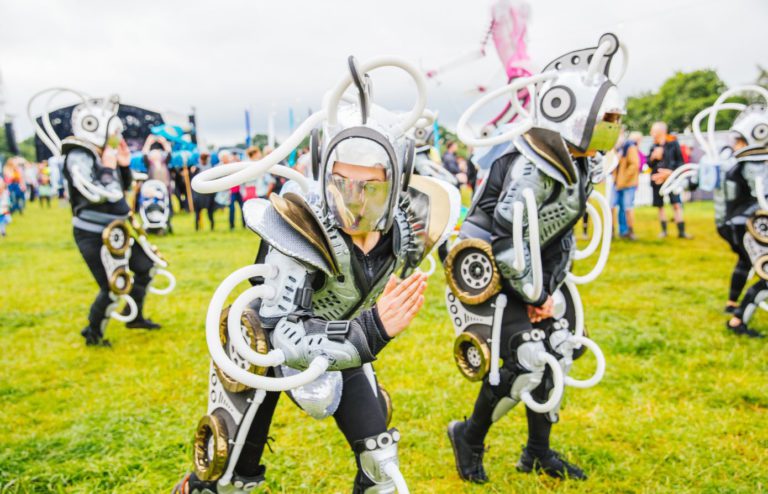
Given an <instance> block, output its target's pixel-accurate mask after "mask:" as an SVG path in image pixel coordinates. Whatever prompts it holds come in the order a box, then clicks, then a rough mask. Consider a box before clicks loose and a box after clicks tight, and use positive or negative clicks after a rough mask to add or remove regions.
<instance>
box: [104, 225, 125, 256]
mask: <svg viewBox="0 0 768 494" xmlns="http://www.w3.org/2000/svg"><path fill="white" fill-rule="evenodd" d="M101 240H102V242H104V245H105V246H106V247H107V250H108V251H109V253H110V254H112V255H113V256H122V255H123V254H125V253H126V252H128V249H129V248H130V246H131V234H130V231H129V230H128V226H127V225H126V224H125V221H124V220H115V221H113V222H112V223H110V224H109V225H107V227H106V228H105V229H104V231H103V232H101Z"/></svg>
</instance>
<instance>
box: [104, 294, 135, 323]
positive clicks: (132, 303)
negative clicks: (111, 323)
mask: <svg viewBox="0 0 768 494" xmlns="http://www.w3.org/2000/svg"><path fill="white" fill-rule="evenodd" d="M118 299H123V300H125V305H126V306H127V307H128V308H129V309H131V311H130V312H129V313H128V314H127V315H122V314H120V313H119V312H117V311H116V310H113V311H112V312H111V313H110V314H109V315H110V317H112V319H116V320H118V321H120V322H131V321H133V320H134V319H136V316H138V315H139V308H138V306H137V305H136V301H135V300H133V297H131V296H130V295H128V294H127V293H126V294H123V295H120V296H119V297H118Z"/></svg>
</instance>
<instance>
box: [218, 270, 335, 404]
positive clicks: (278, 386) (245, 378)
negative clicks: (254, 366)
mask: <svg viewBox="0 0 768 494" xmlns="http://www.w3.org/2000/svg"><path fill="white" fill-rule="evenodd" d="M275 274H276V273H275V269H274V267H273V266H269V265H266V264H255V265H253V266H246V267H245V268H241V269H238V270H237V271H235V272H234V273H232V274H231V275H229V276H228V277H227V278H225V279H224V281H222V282H221V284H220V285H219V287H218V288H217V289H216V291H215V292H214V294H213V297H212V298H211V302H210V304H209V305H208V313H207V314H206V319H205V338H206V342H207V344H208V351H209V353H210V355H211V359H212V360H213V363H214V364H216V365H217V366H218V367H219V369H221V371H222V372H224V374H226V375H227V376H229V377H230V378H231V379H234V380H236V381H238V382H240V383H242V384H245V385H246V386H249V387H251V388H255V389H263V390H265V391H286V390H289V389H293V388H297V387H299V386H303V385H305V384H308V383H310V382H312V381H314V380H315V379H317V378H318V377H320V375H321V374H323V372H325V371H326V369H328V365H329V362H328V360H327V359H325V358H323V357H317V358H315V359H314V360H312V362H310V364H309V367H308V368H307V369H306V370H304V371H302V372H299V373H298V374H295V375H293V376H289V377H267V376H259V375H257V374H253V373H251V372H248V371H246V370H245V369H242V368H241V367H240V366H238V365H236V364H235V363H234V362H232V360H231V359H230V358H229V357H228V356H227V354H226V352H224V348H222V346H221V340H220V337H219V316H220V313H221V309H222V307H223V306H224V302H225V301H226V299H227V296H228V295H229V293H230V292H231V291H232V289H233V288H234V287H235V286H236V285H237V284H238V283H240V282H242V281H244V280H246V279H248V278H250V277H253V276H264V277H265V278H272V277H273V276H274V275H275ZM241 337H242V336H241ZM268 355H269V354H267V356H268Z"/></svg>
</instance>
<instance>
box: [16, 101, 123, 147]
mask: <svg viewBox="0 0 768 494" xmlns="http://www.w3.org/2000/svg"><path fill="white" fill-rule="evenodd" d="M62 94H73V95H75V96H76V97H77V98H78V99H79V100H80V103H79V104H77V105H76V106H75V107H74V108H73V109H72V115H71V127H72V137H75V138H76V139H79V140H81V141H84V142H87V143H88V144H90V145H93V146H95V147H97V148H99V149H104V148H105V147H107V146H108V145H111V146H112V147H117V144H118V143H119V142H120V139H121V135H122V132H123V130H124V127H123V123H122V121H121V120H120V118H119V117H118V115H117V112H118V109H119V108H120V100H119V98H118V96H117V95H112V96H110V97H108V98H98V99H97V98H92V97H90V96H88V95H86V94H85V93H83V92H81V91H77V90H75V89H69V88H59V87H54V88H49V89H45V90H43V91H40V92H38V93H37V94H35V95H34V96H32V98H30V100H29V103H28V104H27V115H28V116H29V119H30V121H31V122H32V125H33V126H34V128H35V133H36V134H37V136H38V137H39V138H40V140H41V141H42V142H43V144H45V146H46V147H47V148H48V149H49V150H50V151H51V152H52V153H53V154H54V156H59V155H60V154H61V152H62V142H61V139H60V138H59V136H58V135H57V134H56V132H55V130H54V128H53V124H52V123H51V113H52V112H53V111H54V110H55V108H54V105H53V102H54V100H55V99H56V98H57V97H59V96H60V95H62ZM43 95H48V100H47V102H46V106H45V109H44V110H43V112H42V115H41V120H42V123H43V125H42V127H41V126H40V124H39V123H38V122H37V119H36V118H35V117H34V116H33V115H32V106H33V104H34V102H35V101H36V100H37V99H38V98H40V97H41V96H43Z"/></svg>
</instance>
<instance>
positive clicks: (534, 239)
mask: <svg viewBox="0 0 768 494" xmlns="http://www.w3.org/2000/svg"><path fill="white" fill-rule="evenodd" d="M523 199H525V206H526V212H527V213H528V250H529V252H530V254H531V272H532V274H533V285H530V284H526V285H525V286H523V291H525V295H526V297H528V298H529V299H530V300H538V299H539V297H541V292H542V290H543V289H544V274H543V271H542V267H541V239H540V237H539V209H538V207H537V206H536V196H534V194H533V191H532V190H531V189H525V190H523Z"/></svg>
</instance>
